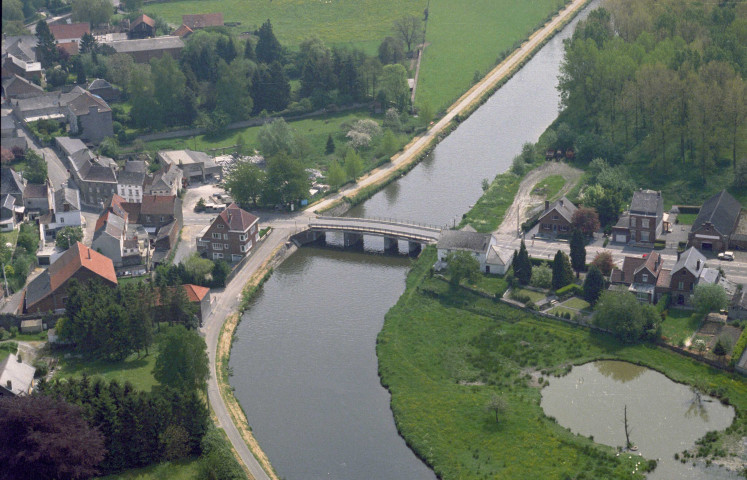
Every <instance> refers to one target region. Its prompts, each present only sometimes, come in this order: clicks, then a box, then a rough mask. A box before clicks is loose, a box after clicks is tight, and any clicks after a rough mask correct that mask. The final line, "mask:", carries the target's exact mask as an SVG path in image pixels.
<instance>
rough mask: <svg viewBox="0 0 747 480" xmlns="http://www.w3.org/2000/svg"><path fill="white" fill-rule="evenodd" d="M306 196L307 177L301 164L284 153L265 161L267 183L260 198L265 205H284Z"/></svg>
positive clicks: (307, 189)
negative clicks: (263, 200)
mask: <svg viewBox="0 0 747 480" xmlns="http://www.w3.org/2000/svg"><path fill="white" fill-rule="evenodd" d="M260 133H261V132H260ZM308 194H309V176H308V174H307V173H306V170H305V169H304V166H303V163H301V162H300V161H299V160H298V159H296V158H292V157H290V156H288V155H287V154H285V153H284V152H281V153H279V154H277V155H275V156H273V157H271V158H270V159H269V160H268V161H267V181H266V182H265V188H264V190H263V191H262V198H263V199H265V201H266V203H267V204H270V205H272V204H276V203H280V204H284V205H285V204H288V203H289V202H292V201H295V200H298V199H302V198H306V197H307V196H308Z"/></svg>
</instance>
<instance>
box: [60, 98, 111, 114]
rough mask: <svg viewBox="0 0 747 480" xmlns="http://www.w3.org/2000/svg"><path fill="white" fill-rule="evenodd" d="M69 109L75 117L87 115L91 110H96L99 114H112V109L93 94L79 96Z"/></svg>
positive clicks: (70, 104)
mask: <svg viewBox="0 0 747 480" xmlns="http://www.w3.org/2000/svg"><path fill="white" fill-rule="evenodd" d="M67 107H68V108H69V109H70V111H71V112H73V113H74V114H75V115H78V116H80V115H87V114H88V113H89V111H90V109H91V108H93V109H95V111H96V112H98V113H104V112H111V111H112V109H111V108H109V105H107V103H106V102H105V101H104V99H103V98H101V97H99V96H98V95H94V94H92V93H91V92H84V93H83V94H82V95H80V96H78V97H77V98H76V99H75V100H73V101H71V102H70V103H69V104H68V105H67Z"/></svg>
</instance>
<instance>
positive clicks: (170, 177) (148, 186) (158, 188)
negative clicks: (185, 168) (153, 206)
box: [143, 164, 184, 195]
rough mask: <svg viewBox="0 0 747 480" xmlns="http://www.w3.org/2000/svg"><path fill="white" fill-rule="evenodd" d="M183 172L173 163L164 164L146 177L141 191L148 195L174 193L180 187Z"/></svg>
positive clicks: (177, 191) (176, 192)
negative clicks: (153, 173)
mask: <svg viewBox="0 0 747 480" xmlns="http://www.w3.org/2000/svg"><path fill="white" fill-rule="evenodd" d="M183 178H184V173H183V172H182V170H181V169H180V168H179V167H177V166H175V165H171V164H168V165H165V166H164V167H163V168H162V169H161V170H159V171H158V172H156V173H155V175H153V176H152V177H151V176H149V177H146V179H145V184H144V185H143V193H144V194H145V193H147V194H148V195H176V194H178V193H179V190H180V189H181V188H182V180H183Z"/></svg>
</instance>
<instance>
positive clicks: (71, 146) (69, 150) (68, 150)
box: [55, 137, 88, 156]
mask: <svg viewBox="0 0 747 480" xmlns="http://www.w3.org/2000/svg"><path fill="white" fill-rule="evenodd" d="M55 141H56V142H57V145H58V146H59V147H60V148H61V149H62V151H63V152H65V154H66V155H68V156H71V155H72V154H74V153H76V152H80V151H81V150H86V149H87V148H88V147H86V144H85V143H83V141H82V140H81V139H80V138H70V137H56V138H55Z"/></svg>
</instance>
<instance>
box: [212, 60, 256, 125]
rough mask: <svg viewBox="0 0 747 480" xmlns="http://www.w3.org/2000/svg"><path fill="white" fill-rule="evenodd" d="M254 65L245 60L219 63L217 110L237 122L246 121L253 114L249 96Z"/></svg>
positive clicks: (216, 88) (216, 85) (216, 90)
mask: <svg viewBox="0 0 747 480" xmlns="http://www.w3.org/2000/svg"><path fill="white" fill-rule="evenodd" d="M252 68H253V64H252V63H251V62H250V61H249V60H244V59H243V58H240V59H236V60H234V61H233V62H231V63H230V64H226V63H225V62H224V61H223V60H221V61H220V62H218V81H217V82H216V84H215V92H216V96H215V108H216V109H218V110H222V111H223V112H225V113H226V114H227V115H228V116H229V117H230V119H231V121H233V122H235V121H238V120H244V119H245V118H247V117H248V116H249V114H250V113H251V112H252V106H253V103H252V97H251V96H250V95H249V85H250V78H251V75H252Z"/></svg>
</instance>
